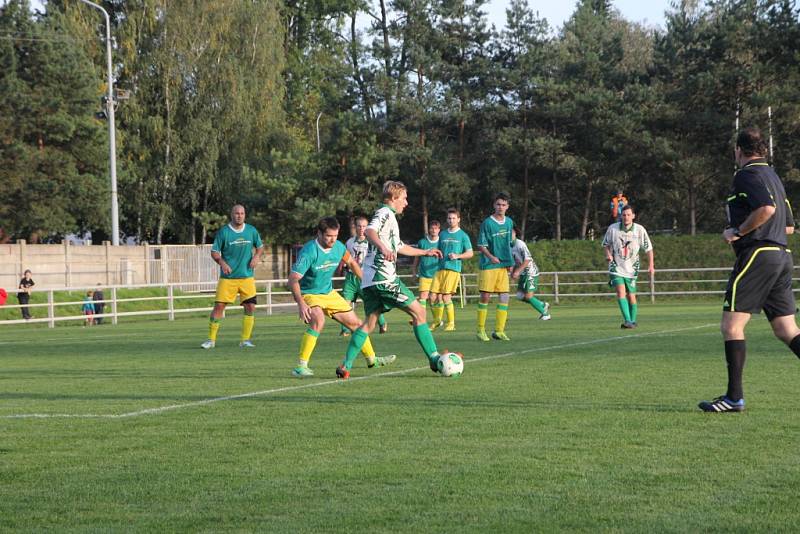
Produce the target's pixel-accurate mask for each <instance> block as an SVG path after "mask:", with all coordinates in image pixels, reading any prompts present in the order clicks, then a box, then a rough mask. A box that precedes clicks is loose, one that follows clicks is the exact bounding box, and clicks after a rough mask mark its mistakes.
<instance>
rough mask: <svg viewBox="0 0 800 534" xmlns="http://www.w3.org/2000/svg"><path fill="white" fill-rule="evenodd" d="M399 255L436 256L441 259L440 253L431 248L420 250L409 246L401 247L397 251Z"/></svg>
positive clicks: (436, 249)
mask: <svg viewBox="0 0 800 534" xmlns="http://www.w3.org/2000/svg"><path fill="white" fill-rule="evenodd" d="M397 252H399V253H400V254H402V255H403V256H436V257H437V258H441V257H442V251H441V250H439V249H438V248H431V249H428V250H422V249H421V248H417V247H412V246H411V245H403V246H402V247H400V249H398V251H397Z"/></svg>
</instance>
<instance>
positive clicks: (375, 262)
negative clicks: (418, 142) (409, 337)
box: [336, 181, 442, 379]
mask: <svg viewBox="0 0 800 534" xmlns="http://www.w3.org/2000/svg"><path fill="white" fill-rule="evenodd" d="M407 205H408V191H407V190H406V186H405V185H404V184H403V183H402V182H396V181H388V182H386V183H385V184H383V205H382V206H381V207H380V208H378V210H377V211H376V212H375V214H374V215H373V216H372V220H371V221H370V223H369V226H367V232H366V235H367V239H368V240H369V244H370V246H369V251H368V252H367V257H366V259H365V260H364V265H363V277H362V278H361V289H362V290H363V293H364V311H365V312H366V314H367V317H366V319H365V320H364V322H363V323H362V324H361V326H359V327H358V328H356V329H355V330H354V331H353V335H352V336H350V344H349V345H348V346H347V351H346V353H345V357H344V361H343V362H342V364H341V365H340V366H339V367H337V368H336V376H338V377H339V378H342V379H347V378H350V369H351V368H352V366H353V362H354V361H355V359H356V356H357V355H358V352H359V351H360V350H361V347H362V346H363V345H364V342H365V341H366V339H367V337H368V336H369V334H370V333H371V332H372V330H374V329H375V325H376V324H377V323H378V316H379V315H380V314H381V313H383V312H387V311H389V310H391V309H392V308H399V309H401V310H403V311H404V312H406V313H407V314H409V315H410V316H411V319H412V320H413V321H414V335H415V336H416V338H417V342H418V343H419V344H420V346H421V347H422V350H423V351H424V352H425V356H426V357H427V359H428V364H429V365H430V367H431V370H433V371H434V372H437V371H438V369H437V363H438V362H439V350H438V349H437V347H436V342H435V341H434V339H433V335H431V331H430V328H428V323H427V322H426V320H425V308H423V307H422V306H421V305H420V303H419V302H417V299H416V298H414V294H413V293H412V292H411V290H409V289H408V287H406V285H405V284H404V283H403V281H402V280H401V279H400V278H399V277H398V276H397V263H396V262H397V255H398V254H402V255H404V256H436V257H437V258H441V257H442V253H441V251H440V250H439V249H431V250H421V249H418V248H416V247H412V246H409V245H406V244H405V243H403V241H402V240H401V239H400V227H399V226H398V224H397V217H396V215H398V214H400V213H403V210H404V209H405V207H406V206H407Z"/></svg>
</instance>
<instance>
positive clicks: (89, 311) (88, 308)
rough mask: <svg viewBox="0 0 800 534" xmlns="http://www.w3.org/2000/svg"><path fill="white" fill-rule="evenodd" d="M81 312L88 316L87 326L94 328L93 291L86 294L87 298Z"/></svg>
mask: <svg viewBox="0 0 800 534" xmlns="http://www.w3.org/2000/svg"><path fill="white" fill-rule="evenodd" d="M81 311H83V314H84V315H85V316H86V325H85V326H92V325H93V324H94V302H93V301H92V292H91V291H87V292H86V297H84V299H83V306H81Z"/></svg>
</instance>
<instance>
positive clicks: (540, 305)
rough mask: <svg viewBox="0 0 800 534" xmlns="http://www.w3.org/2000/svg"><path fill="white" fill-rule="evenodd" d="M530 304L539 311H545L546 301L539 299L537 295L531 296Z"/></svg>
mask: <svg viewBox="0 0 800 534" xmlns="http://www.w3.org/2000/svg"><path fill="white" fill-rule="evenodd" d="M528 304H530V305H531V306H533V309H534V310H536V311H537V312H539V313H544V302H542V301H541V300H539V299H537V298H536V297H531V298H530V300H529V301H528Z"/></svg>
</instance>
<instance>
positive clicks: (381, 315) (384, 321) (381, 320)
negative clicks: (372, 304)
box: [378, 314, 386, 326]
mask: <svg viewBox="0 0 800 534" xmlns="http://www.w3.org/2000/svg"><path fill="white" fill-rule="evenodd" d="M385 324H386V319H384V318H383V314H380V315H379V316H378V326H383V325H385Z"/></svg>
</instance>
